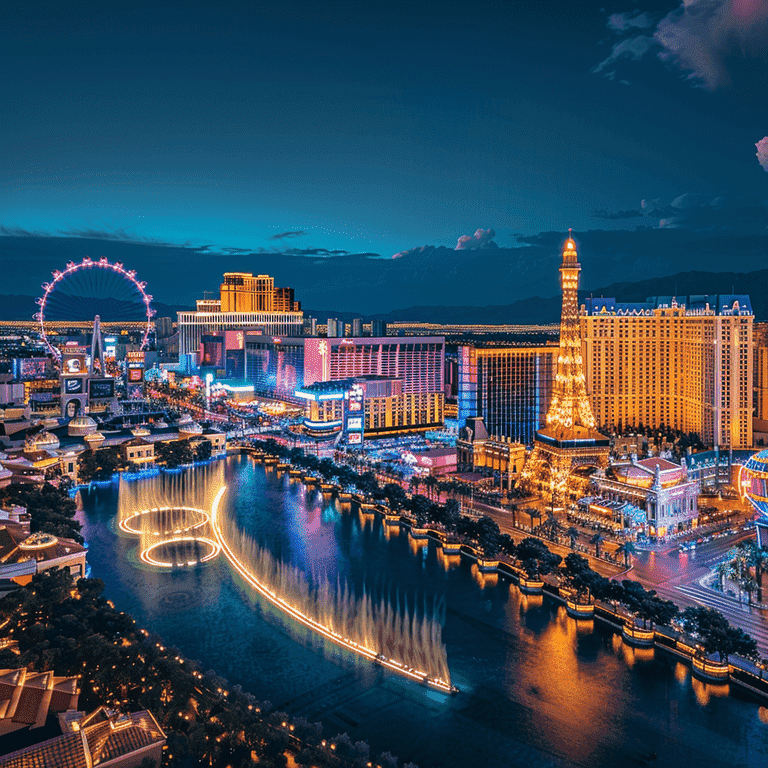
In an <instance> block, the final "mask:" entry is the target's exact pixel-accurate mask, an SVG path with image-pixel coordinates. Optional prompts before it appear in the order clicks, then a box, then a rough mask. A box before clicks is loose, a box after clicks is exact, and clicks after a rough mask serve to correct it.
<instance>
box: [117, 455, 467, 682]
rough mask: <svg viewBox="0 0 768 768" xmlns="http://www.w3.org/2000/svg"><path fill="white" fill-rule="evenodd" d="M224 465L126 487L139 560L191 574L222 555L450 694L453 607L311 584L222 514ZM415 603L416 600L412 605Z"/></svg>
mask: <svg viewBox="0 0 768 768" xmlns="http://www.w3.org/2000/svg"><path fill="white" fill-rule="evenodd" d="M223 479H224V477H223V468H222V467H221V466H220V465H216V464H213V465H208V466H205V467H201V468H199V469H197V470H195V471H193V472H184V473H167V474H161V475H159V476H157V477H154V478H151V479H144V480H138V481H131V482H123V483H122V484H121V489H120V500H119V505H118V519H117V522H118V527H119V529H120V531H121V532H122V533H124V534H126V535H129V536H132V537H138V540H139V551H140V559H141V560H142V562H143V563H145V564H147V565H150V566H154V567H157V568H161V569H171V568H179V567H190V566H194V565H198V564H200V563H204V562H208V561H209V560H212V559H213V558H215V557H216V556H217V555H218V554H219V553H223V554H224V556H225V557H226V559H227V560H228V562H229V564H230V565H231V566H232V568H233V569H234V570H235V571H236V572H237V573H239V574H240V576H242V578H243V579H244V580H245V581H246V582H247V583H248V585H249V586H250V587H251V588H252V589H254V590H255V591H256V592H257V593H258V594H260V595H261V596H262V597H264V598H266V599H267V600H268V601H269V602H270V603H272V605H274V606H276V607H277V608H279V609H280V610H281V611H282V612H283V613H286V614H287V615H288V616H290V617H291V618H292V619H294V620H295V621H297V622H298V623H300V624H302V625H303V626H305V627H308V628H309V629H311V630H312V631H313V632H315V633H316V634H318V635H321V636H322V637H325V638H326V639H328V640H330V641H332V642H333V643H335V644H337V645H339V646H341V647H343V648H346V649H347V650H350V651H352V652H354V653H356V654H357V655H359V656H362V657H364V658H367V659H369V660H370V661H372V662H374V663H376V664H379V665H381V666H383V667H385V668H387V669H390V670H392V671H394V672H397V673H398V674H401V675H403V676H405V677H408V678H410V679H412V680H416V681H418V682H420V683H423V684H425V685H428V686H429V687H431V688H434V689H436V690H439V691H441V692H443V693H456V691H457V690H458V689H457V688H456V687H455V686H452V685H451V682H450V672H449V670H448V660H447V655H446V649H445V645H444V644H443V642H442V638H441V634H442V620H443V613H444V608H443V606H441V605H437V604H436V605H433V606H432V607H431V610H430V609H429V607H428V606H427V605H426V604H424V605H422V606H420V607H419V608H417V606H416V605H415V604H413V605H412V606H409V604H408V600H407V597H405V596H403V598H402V604H401V597H400V595H399V594H398V595H396V597H395V599H394V602H393V600H392V599H391V597H385V596H384V594H383V593H381V594H374V593H373V591H370V592H369V591H367V590H365V591H363V594H362V595H357V594H355V593H354V591H353V590H352V589H351V587H350V586H349V585H347V584H346V583H343V582H341V581H336V582H331V581H330V580H329V579H328V578H327V576H325V575H323V574H313V575H312V576H311V577H308V576H307V575H306V574H304V573H303V572H302V571H301V570H300V569H299V568H297V567H296V566H294V565H291V564H289V563H284V562H282V561H281V560H279V559H277V558H275V557H274V555H272V553H271V552H269V551H268V550H266V549H264V548H263V547H261V546H260V545H259V544H258V543H257V542H256V541H255V540H254V539H253V538H252V537H251V536H250V535H249V534H248V533H246V532H245V531H243V530H241V529H240V528H239V527H238V525H237V523H236V522H235V521H234V520H232V519H231V518H229V517H228V516H227V515H225V514H224V513H223V512H221V511H220V509H219V507H220V504H221V500H222V497H223V496H224V494H225V492H226V490H227V488H226V486H225V485H223ZM412 602H413V603H415V601H412Z"/></svg>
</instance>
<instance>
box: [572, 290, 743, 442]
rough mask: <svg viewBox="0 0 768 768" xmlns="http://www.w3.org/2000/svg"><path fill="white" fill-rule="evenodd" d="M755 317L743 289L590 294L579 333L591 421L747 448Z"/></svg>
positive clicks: (615, 426) (606, 425)
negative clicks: (623, 297) (629, 300)
mask: <svg viewBox="0 0 768 768" xmlns="http://www.w3.org/2000/svg"><path fill="white" fill-rule="evenodd" d="M753 319H754V318H753V313H752V306H751V303H750V300H749V297H748V296H743V295H721V296H717V295H713V296H690V297H672V296H667V297H655V298H652V299H649V300H648V301H646V302H642V303H633V304H622V303H617V302H616V301H615V300H614V299H588V300H587V301H586V302H585V304H584V305H583V307H582V315H581V332H582V336H583V342H584V360H585V365H584V369H585V374H586V384H587V389H588V391H589V392H590V399H591V403H592V408H593V411H594V414H595V420H596V421H597V423H598V424H600V425H601V426H603V427H605V428H619V427H627V426H639V425H643V426H645V427H652V428H656V427H659V426H660V425H666V426H668V427H671V428H673V429H679V430H681V431H683V432H696V433H698V435H699V436H700V437H701V439H702V441H703V442H704V443H708V444H710V445H715V446H719V447H721V448H748V447H751V445H752V381H753V375H752V371H753V350H752V324H753Z"/></svg>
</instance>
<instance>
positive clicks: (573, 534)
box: [565, 525, 580, 549]
mask: <svg viewBox="0 0 768 768" xmlns="http://www.w3.org/2000/svg"><path fill="white" fill-rule="evenodd" d="M579 533H580V531H579V529H578V528H576V526H574V525H572V526H571V527H570V528H569V529H568V530H567V531H566V532H565V535H566V536H567V537H568V539H569V541H570V542H571V549H575V548H576V542H577V541H578V538H579Z"/></svg>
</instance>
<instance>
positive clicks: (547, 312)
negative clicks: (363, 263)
mask: <svg viewBox="0 0 768 768" xmlns="http://www.w3.org/2000/svg"><path fill="white" fill-rule="evenodd" d="M729 293H737V294H747V295H748V296H749V297H750V300H751V302H752V310H753V311H754V313H755V319H756V320H757V321H758V322H766V321H768V269H761V270H756V271H755V272H680V273H678V274H676V275H670V276H669V277H654V278H650V279H648V280H641V281H638V282H634V283H630V282H622V283H612V284H611V285H608V286H606V287H605V288H596V289H594V290H590V291H579V297H580V298H581V299H586V298H589V297H590V296H594V297H598V296H605V297H609V298H615V299H616V300H617V301H621V302H631V301H645V299H647V298H648V297H650V296H675V295H676V296H690V295H696V294H729ZM560 306H561V297H560V296H552V297H549V298H541V297H538V296H535V297H532V298H529V299H520V300H519V301H515V302H512V303H511V304H492V305H489V306H484V307H478V306H414V307H409V308H407V309H396V310H393V311H392V312H387V313H384V314H377V315H368V316H366V317H365V319H367V320H372V319H376V320H385V321H389V322H406V321H418V322H423V323H445V324H451V323H455V324H461V325H465V324H488V325H505V324H525V325H542V324H547V323H557V322H559V321H560ZM305 314H307V315H311V316H313V317H317V318H318V320H320V321H321V322H325V320H326V319H327V318H329V317H337V318H339V319H341V320H344V321H349V320H351V319H352V318H354V317H360V315H359V314H356V313H354V312H334V311H333V310H312V309H306V310H305Z"/></svg>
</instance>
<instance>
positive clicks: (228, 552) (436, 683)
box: [211, 485, 459, 694]
mask: <svg viewBox="0 0 768 768" xmlns="http://www.w3.org/2000/svg"><path fill="white" fill-rule="evenodd" d="M226 490H227V486H226V485H223V486H222V487H221V488H219V490H218V491H217V493H216V496H215V497H214V499H213V505H212V507H211V527H212V529H213V534H214V536H215V537H216V540H217V543H218V544H219V546H220V547H221V551H222V552H224V556H225V557H226V558H227V560H228V561H229V563H230V565H231V566H232V567H233V568H234V569H235V570H236V571H237V572H238V573H239V574H240V575H241V576H242V577H243V578H244V579H245V580H246V581H247V582H248V583H249V584H250V585H251V586H252V587H253V588H254V589H255V590H256V591H257V592H258V593H259V594H260V595H262V596H263V597H265V598H266V599H267V600H269V602H270V603H272V604H273V605H275V606H276V607H277V608H279V609H280V610H281V611H284V612H285V613H287V614H288V615H289V616H290V617H291V618H293V619H295V620H296V621H298V622H299V623H300V624H303V625H304V626H305V627H308V628H309V629H311V630H312V631H314V632H317V633H318V634H319V635H322V636H323V637H325V638H327V639H328V640H331V641H332V642H334V643H336V644H337V645H339V646H341V647H342V648H346V649H347V650H349V651H352V652H353V653H356V654H358V655H359V656H362V657H363V658H366V659H368V660H370V661H373V662H374V663H376V664H380V665H381V666H383V667H386V668H387V669H390V670H392V671H393V672H397V673H398V674H400V675H403V676H405V677H408V678H410V679H411V680H415V681H416V682H419V683H422V684H424V685H427V686H429V687H430V688H434V689H435V690H438V691H440V692H442V693H449V694H454V693H458V690H459V689H458V688H457V687H456V686H455V685H451V683H450V682H446V681H445V680H442V679H439V678H433V677H429V675H427V674H426V673H424V672H420V671H418V670H413V669H411V668H410V667H407V666H406V665H404V664H402V663H401V662H399V661H396V660H395V659H390V658H388V657H386V656H384V655H383V654H382V653H378V652H377V651H374V650H372V649H371V648H368V647H366V646H364V645H361V644H360V643H357V642H355V641H354V640H350V639H348V638H346V637H344V636H343V635H340V634H339V633H338V632H334V631H333V630H332V629H329V628H328V627H325V626H323V625H322V624H320V623H319V622H317V621H315V620H314V619H312V618H310V617H309V616H307V615H306V614H304V613H302V612H301V611H299V610H298V609H297V608H295V607H294V606H292V605H291V604H290V603H288V602H287V601H286V600H284V599H283V598H282V597H280V596H279V595H277V594H276V593H275V592H273V591H272V590H270V589H268V588H267V587H266V586H264V585H263V584H262V583H261V582H260V581H259V580H258V579H257V578H256V576H255V575H254V574H253V573H251V571H250V570H249V569H248V568H247V567H246V566H245V565H244V564H243V563H242V562H241V561H240V559H239V558H238V557H237V555H236V554H235V552H234V551H233V550H232V548H231V547H230V546H229V544H227V542H226V540H225V539H224V535H223V534H222V531H221V526H220V525H219V504H220V503H221V499H222V497H223V496H224V493H225V492H226Z"/></svg>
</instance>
